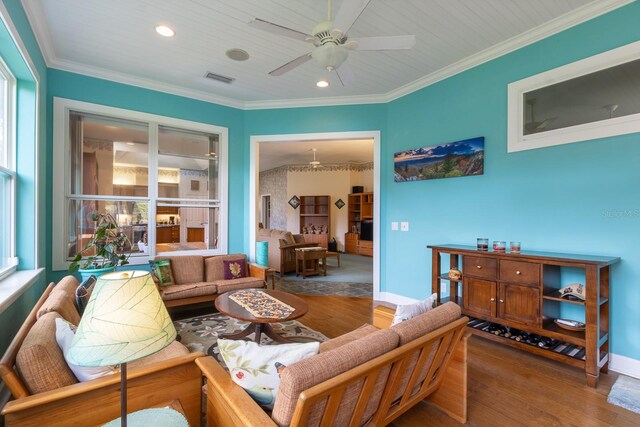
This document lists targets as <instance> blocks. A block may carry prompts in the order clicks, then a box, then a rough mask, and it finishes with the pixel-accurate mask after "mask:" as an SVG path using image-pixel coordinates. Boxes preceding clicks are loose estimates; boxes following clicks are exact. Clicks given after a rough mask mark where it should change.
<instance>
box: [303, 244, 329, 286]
mask: <svg viewBox="0 0 640 427" xmlns="http://www.w3.org/2000/svg"><path fill="white" fill-rule="evenodd" d="M320 261H322V264H320ZM300 272H302V278H304V279H306V278H307V276H312V275H319V274H323V275H324V276H326V275H327V251H326V249H322V248H318V249H315V248H313V249H311V248H304V249H296V276H298V274H299V273H300Z"/></svg>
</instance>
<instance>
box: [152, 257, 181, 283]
mask: <svg viewBox="0 0 640 427" xmlns="http://www.w3.org/2000/svg"><path fill="white" fill-rule="evenodd" d="M149 266H150V267H151V273H152V274H153V275H154V276H155V277H156V279H158V283H159V284H160V286H167V285H175V284H176V281H175V279H174V278H173V271H171V260H170V259H168V258H165V259H156V260H151V261H149Z"/></svg>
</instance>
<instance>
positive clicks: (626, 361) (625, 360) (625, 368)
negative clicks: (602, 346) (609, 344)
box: [609, 354, 640, 379]
mask: <svg viewBox="0 0 640 427" xmlns="http://www.w3.org/2000/svg"><path fill="white" fill-rule="evenodd" d="M609 369H611V370H612V371H616V372H618V373H620V374H624V375H628V376H630V377H634V378H639V379H640V360H637V359H632V358H630V357H627V356H622V355H620V354H611V360H610V361H609Z"/></svg>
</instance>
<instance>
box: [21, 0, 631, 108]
mask: <svg viewBox="0 0 640 427" xmlns="http://www.w3.org/2000/svg"><path fill="white" fill-rule="evenodd" d="M634 1H635V0H598V1H593V2H591V3H589V4H586V5H584V6H582V7H580V8H578V9H575V10H573V11H571V12H569V13H567V14H565V15H562V16H559V17H557V18H555V19H552V20H551V21H549V22H546V23H544V24H542V25H540V26H538V27H535V28H532V29H531V30H528V31H526V32H524V33H521V34H518V35H517V36H515V37H512V38H510V39H508V40H505V41H504V42H501V43H498V44H496V45H494V46H491V47H490V48H488V49H485V50H483V51H481V52H478V53H476V54H474V55H471V56H469V57H467V58H464V59H462V60H460V61H458V62H455V63H453V64H451V65H448V66H446V67H444V68H441V69H440V70H437V71H435V72H433V73H430V74H427V75H426V76H424V77H421V78H419V79H418V80H415V81H413V82H410V83H407V84H405V85H404V86H401V87H399V88H397V89H394V90H392V91H390V92H387V93H385V94H375V95H360V96H339V97H327V98H301V99H277V100H265V101H243V100H239V99H233V98H227V97H223V96H219V95H214V94H211V93H209V92H205V91H201V90H196V89H189V88H185V87H182V86H178V85H172V84H169V83H164V82H160V81H157V80H152V79H147V78H142V77H137V76H132V75H130V74H126V73H120V72H115V71H110V70H106V69H103V68H98V67H93V66H89V65H84V64H79V63H76V62H72V61H66V60H61V59H59V58H57V56H56V54H55V50H54V48H53V45H52V43H51V37H50V35H49V33H48V30H47V28H48V27H47V25H46V22H45V20H44V17H43V16H41V14H40V13H39V12H38V11H37V8H35V7H33V6H32V2H29V1H27V0H21V3H22V6H23V8H24V10H25V13H26V15H27V19H28V20H29V23H30V25H31V28H32V29H33V32H34V34H35V36H36V40H37V42H38V45H39V46H40V50H41V51H42V55H43V57H44V59H45V62H46V64H47V66H48V67H50V68H55V69H59V70H63V71H68V72H72V73H78V74H83V75H86V76H90V77H95V78H99V79H104V80H110V81H114V82H117V83H122V84H127V85H132V86H136V87H140V88H144V89H151V90H155V91H160V92H165V93H169V94H173V95H178V96H184V97H187V98H192V99H197V100H200V101H205V102H212V103H215V104H219V105H223V106H227V107H232V108H238V109H242V110H265V109H276V108H303V107H330V106H338V105H361V104H384V103H387V102H391V101H393V100H396V99H398V98H401V97H403V96H405V95H408V94H410V93H413V92H415V91H418V90H420V89H423V88H425V87H427V86H430V85H432V84H434V83H437V82H439V81H442V80H444V79H447V78H449V77H452V76H454V75H456V74H459V73H462V72H464V71H466V70H469V69H471V68H474V67H477V66H478V65H481V64H483V63H485V62H489V61H491V60H493V59H496V58H499V57H501V56H503V55H506V54H508V53H510V52H513V51H515V50H518V49H520V48H523V47H525V46H528V45H530V44H533V43H535V42H537V41H540V40H542V39H545V38H547V37H549V36H552V35H554V34H557V33H559V32H561V31H564V30H566V29H568V28H571V27H574V26H576V25H579V24H581V23H583V22H586V21H589V20H591V19H593V18H596V17H598V16H600V15H603V14H605V13H608V12H611V11H612V10H615V9H618V8H620V7H622V6H625V5H627V4H630V3H633V2H634Z"/></svg>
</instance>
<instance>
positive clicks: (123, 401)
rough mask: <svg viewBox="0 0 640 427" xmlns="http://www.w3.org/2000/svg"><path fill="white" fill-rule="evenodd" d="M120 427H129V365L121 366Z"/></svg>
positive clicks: (123, 364)
mask: <svg viewBox="0 0 640 427" xmlns="http://www.w3.org/2000/svg"><path fill="white" fill-rule="evenodd" d="M120 425H121V426H122V427H127V363H126V362H125V363H121V364H120Z"/></svg>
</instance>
